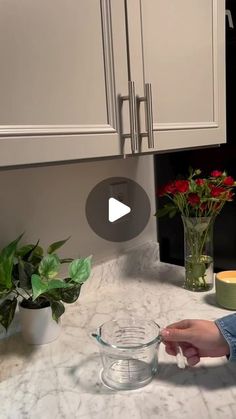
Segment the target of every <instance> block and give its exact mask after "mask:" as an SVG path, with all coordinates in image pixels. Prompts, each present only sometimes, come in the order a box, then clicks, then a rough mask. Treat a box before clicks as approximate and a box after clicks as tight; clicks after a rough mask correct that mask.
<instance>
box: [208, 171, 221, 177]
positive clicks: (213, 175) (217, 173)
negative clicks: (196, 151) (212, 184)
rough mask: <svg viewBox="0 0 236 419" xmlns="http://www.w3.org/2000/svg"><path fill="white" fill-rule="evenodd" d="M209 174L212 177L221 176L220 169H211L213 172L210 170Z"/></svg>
mask: <svg viewBox="0 0 236 419" xmlns="http://www.w3.org/2000/svg"><path fill="white" fill-rule="evenodd" d="M211 176H212V177H220V176H222V172H220V170H213V172H211Z"/></svg>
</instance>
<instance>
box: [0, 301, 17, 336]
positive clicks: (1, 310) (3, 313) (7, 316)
mask: <svg viewBox="0 0 236 419" xmlns="http://www.w3.org/2000/svg"><path fill="white" fill-rule="evenodd" d="M16 305H17V298H16V297H14V298H13V300H10V299H7V300H4V301H3V302H2V303H1V304H0V324H1V325H2V326H3V327H4V328H5V329H6V331H7V329H8V327H9V326H10V324H11V322H12V320H13V317H14V314H15V311H16Z"/></svg>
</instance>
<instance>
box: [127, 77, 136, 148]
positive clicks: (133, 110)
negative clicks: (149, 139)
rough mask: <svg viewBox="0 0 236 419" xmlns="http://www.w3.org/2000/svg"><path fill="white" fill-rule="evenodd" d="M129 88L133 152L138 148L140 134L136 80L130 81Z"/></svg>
mask: <svg viewBox="0 0 236 419" xmlns="http://www.w3.org/2000/svg"><path fill="white" fill-rule="evenodd" d="M128 89H129V118H130V135H131V148H132V152H133V153H135V151H137V150H138V135H137V102H136V95H135V85H134V81H129V82H128Z"/></svg>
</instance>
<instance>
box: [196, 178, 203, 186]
mask: <svg viewBox="0 0 236 419" xmlns="http://www.w3.org/2000/svg"><path fill="white" fill-rule="evenodd" d="M195 182H196V184H197V185H198V186H202V185H204V183H205V179H196V180H195Z"/></svg>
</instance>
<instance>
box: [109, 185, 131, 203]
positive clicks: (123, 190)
mask: <svg viewBox="0 0 236 419" xmlns="http://www.w3.org/2000/svg"><path fill="white" fill-rule="evenodd" d="M110 198H115V199H117V201H120V202H122V203H123V204H125V205H129V195H128V183H127V182H119V183H111V184H110Z"/></svg>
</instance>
